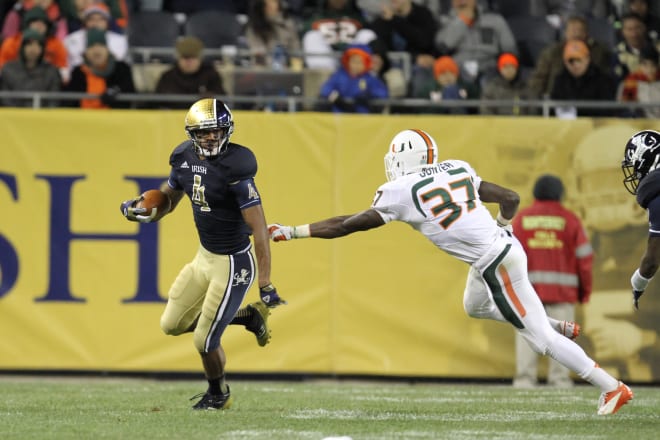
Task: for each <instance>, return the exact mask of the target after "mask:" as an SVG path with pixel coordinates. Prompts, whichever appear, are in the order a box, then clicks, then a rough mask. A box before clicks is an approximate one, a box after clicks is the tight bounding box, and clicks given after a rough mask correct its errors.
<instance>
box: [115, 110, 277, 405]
mask: <svg viewBox="0 0 660 440" xmlns="http://www.w3.org/2000/svg"><path fill="white" fill-rule="evenodd" d="M185 128H186V133H187V134H188V137H189V138H190V139H189V140H187V141H185V142H183V143H181V144H180V145H179V146H177V147H176V148H175V149H174V151H173V152H172V154H171V156H170V166H171V172H170V177H169V179H168V180H167V182H166V183H164V184H163V185H162V187H161V191H163V192H165V193H166V194H167V195H168V196H169V197H170V200H171V208H170V211H169V212H172V211H173V210H174V209H175V208H176V206H177V204H178V203H179V202H180V201H181V199H182V198H183V196H184V195H187V196H188V198H190V201H191V205H192V210H193V217H194V219H195V226H196V228H197V232H198V234H199V240H200V247H199V250H198V252H197V255H195V257H194V259H193V260H192V261H191V262H190V263H188V264H186V265H185V266H184V267H183V269H182V270H181V272H180V273H179V275H178V276H177V278H176V280H175V281H174V283H173V284H172V286H171V288H170V291H169V293H168V301H167V305H166V307H165V311H164V312H163V315H162V317H161V321H160V326H161V328H162V330H163V332H165V333H166V334H168V335H180V334H183V333H187V332H193V341H194V345H195V348H196V349H197V351H199V353H200V355H201V358H202V364H203V367H204V372H205V375H206V378H207V380H208V383H209V386H208V389H207V391H206V392H204V393H201V394H199V395H197V396H194V397H193V398H192V399H191V400H193V399H196V398H199V397H201V399H200V400H199V401H198V402H197V403H196V404H195V405H194V406H193V408H194V409H226V408H229V407H230V406H231V403H232V398H231V393H230V390H229V386H228V385H227V384H226V383H225V363H226V356H225V352H224V350H223V348H222V345H221V343H220V339H221V336H222V334H223V332H224V331H225V329H226V328H227V325H229V324H239V325H244V326H245V327H246V328H247V329H248V330H250V331H252V332H253V333H255V335H256V336H257V342H258V343H259V345H265V344H267V343H268V340H269V338H270V334H269V331H268V328H267V325H266V324H267V322H266V321H267V317H268V314H269V311H268V308H269V307H275V306H277V305H280V304H286V302H285V301H283V300H282V299H281V298H280V297H279V295H278V293H277V290H276V289H275V287H274V286H273V284H272V283H271V280H270V268H271V255H270V244H269V240H268V231H267V227H266V219H265V216H264V211H263V208H262V205H261V197H260V195H259V191H258V190H257V186H256V184H255V181H254V176H255V175H256V173H257V161H256V158H255V156H254V154H253V153H252V151H250V149H248V148H246V147H244V146H242V145H238V144H235V143H232V142H229V138H230V136H231V135H232V133H233V131H234V120H233V117H232V114H231V111H230V110H229V108H228V107H227V106H226V105H225V104H224V103H223V102H222V101H219V100H217V99H201V100H199V101H197V102H195V103H194V104H193V105H192V106H191V107H190V110H189V111H188V114H187V115H186V119H185ZM138 200H140V198H139V197H137V198H135V199H132V200H127V201H125V202H124V203H122V206H121V210H122V213H123V214H124V216H125V217H126V218H127V219H129V220H132V221H140V222H150V221H151V220H152V219H154V216H155V215H156V213H155V212H153V210H152V212H151V213H147V212H146V209H145V208H140V207H137V206H136V203H137V201H138ZM250 235H252V236H253V239H254V247H255V252H254V253H255V254H256V262H255V258H254V256H253V254H252V250H251V248H252V242H251V240H250ZM255 278H258V284H259V292H260V296H261V301H258V302H256V303H253V304H249V305H248V306H247V307H245V308H243V309H240V310H239V308H240V306H241V303H242V302H243V298H244V297H245V295H246V293H247V291H248V289H249V288H250V286H251V285H252V283H253V282H254V280H255Z"/></svg>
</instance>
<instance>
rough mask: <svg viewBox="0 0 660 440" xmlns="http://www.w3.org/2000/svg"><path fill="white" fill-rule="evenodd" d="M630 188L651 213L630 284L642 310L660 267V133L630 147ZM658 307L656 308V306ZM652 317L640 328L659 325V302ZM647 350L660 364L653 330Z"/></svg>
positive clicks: (648, 133)
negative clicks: (643, 249)
mask: <svg viewBox="0 0 660 440" xmlns="http://www.w3.org/2000/svg"><path fill="white" fill-rule="evenodd" d="M621 169H622V170H623V174H624V180H623V183H624V185H625V187H626V189H627V190H628V191H629V192H630V193H631V194H633V195H635V196H636V197H637V203H639V205H640V206H641V207H642V208H644V209H645V210H646V211H647V212H648V219H649V235H648V240H647V242H646V250H645V252H644V255H643V256H642V259H641V261H640V264H639V267H638V268H637V269H636V270H635V272H634V273H633V275H632V277H631V278H630V283H631V285H632V295H633V305H634V306H635V309H636V310H637V309H639V305H640V299H641V297H642V295H643V294H644V291H645V290H646V288H647V286H648V284H649V282H650V281H651V279H652V278H653V276H654V275H655V273H656V272H657V270H658V265H660V132H657V131H655V130H642V131H640V132H638V133H635V134H634V135H633V136H632V137H631V138H630V140H629V141H628V143H627V144H626V149H625V154H624V158H623V162H622V163H621ZM654 305H655V306H656V307H653V306H654ZM647 306H651V308H652V309H656V310H652V311H651V315H652V316H646V315H648V314H646V313H641V312H642V311H640V313H641V315H642V316H640V317H639V320H640V321H642V322H640V325H641V326H642V327H643V328H650V329H653V328H654V325H647V324H655V323H656V322H657V319H658V316H657V313H654V312H656V311H657V301H651V302H650V303H649V304H647ZM643 308H644V307H643ZM641 335H642V338H646V339H648V340H646V341H643V344H642V345H643V346H644V347H646V348H645V349H644V352H643V353H640V356H641V357H644V358H648V359H649V360H650V362H651V365H654V364H655V365H657V364H658V361H660V340H659V339H658V335H657V333H656V332H654V331H652V330H650V331H645V332H642V333H641Z"/></svg>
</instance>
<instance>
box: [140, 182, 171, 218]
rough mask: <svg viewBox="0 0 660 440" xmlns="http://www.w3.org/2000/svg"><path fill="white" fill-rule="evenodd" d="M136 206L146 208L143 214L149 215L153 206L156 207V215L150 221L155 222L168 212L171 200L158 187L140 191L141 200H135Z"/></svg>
mask: <svg viewBox="0 0 660 440" xmlns="http://www.w3.org/2000/svg"><path fill="white" fill-rule="evenodd" d="M135 207H136V208H147V212H146V213H145V214H143V215H149V214H150V213H151V210H152V209H153V208H156V210H157V211H156V217H154V218H153V219H152V220H151V221H152V222H156V221H158V220H160V219H161V218H163V216H164V215H165V214H167V213H168V212H170V207H171V202H170V198H169V197H168V196H167V194H165V193H164V192H162V191H161V190H159V189H150V190H149V191H145V192H143V193H142V200H140V201H139V202H137V204H136V205H135Z"/></svg>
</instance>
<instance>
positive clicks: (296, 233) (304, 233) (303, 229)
mask: <svg viewBox="0 0 660 440" xmlns="http://www.w3.org/2000/svg"><path fill="white" fill-rule="evenodd" d="M291 236H292V237H293V238H307V237H311V236H312V234H311V232H310V231H309V224H306V225H300V226H294V227H293V233H292V234H291Z"/></svg>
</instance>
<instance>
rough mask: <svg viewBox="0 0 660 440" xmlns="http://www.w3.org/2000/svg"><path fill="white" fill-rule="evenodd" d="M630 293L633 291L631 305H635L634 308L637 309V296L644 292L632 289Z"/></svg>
mask: <svg viewBox="0 0 660 440" xmlns="http://www.w3.org/2000/svg"><path fill="white" fill-rule="evenodd" d="M632 293H633V305H634V306H635V310H639V298H640V297H641V296H642V295H643V294H644V291H643V290H634V289H633V291H632Z"/></svg>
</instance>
